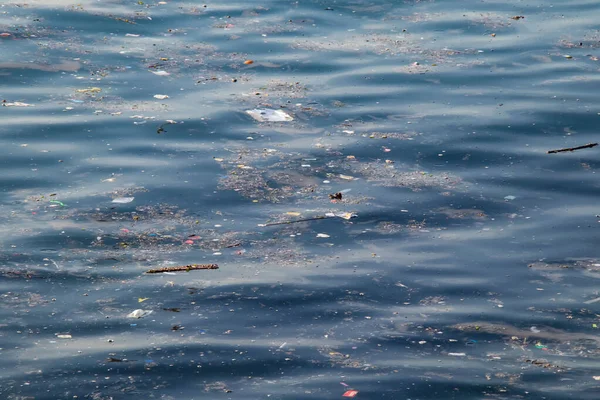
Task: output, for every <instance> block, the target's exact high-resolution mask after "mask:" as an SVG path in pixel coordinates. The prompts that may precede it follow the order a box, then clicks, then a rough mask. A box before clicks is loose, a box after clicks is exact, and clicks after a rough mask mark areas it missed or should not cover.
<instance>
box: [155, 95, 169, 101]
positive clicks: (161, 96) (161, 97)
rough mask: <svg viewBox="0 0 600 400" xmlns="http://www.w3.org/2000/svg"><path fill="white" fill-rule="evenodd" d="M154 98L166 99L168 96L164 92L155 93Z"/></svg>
mask: <svg viewBox="0 0 600 400" xmlns="http://www.w3.org/2000/svg"><path fill="white" fill-rule="evenodd" d="M154 98H155V99H159V100H164V99H168V98H169V96H167V95H166V94H155V95H154Z"/></svg>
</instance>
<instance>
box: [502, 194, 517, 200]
mask: <svg viewBox="0 0 600 400" xmlns="http://www.w3.org/2000/svg"><path fill="white" fill-rule="evenodd" d="M514 199H516V197H515V196H510V195H509V196H504V200H506V201H511V200H514Z"/></svg>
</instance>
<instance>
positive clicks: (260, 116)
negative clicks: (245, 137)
mask: <svg viewBox="0 0 600 400" xmlns="http://www.w3.org/2000/svg"><path fill="white" fill-rule="evenodd" d="M246 113H247V114H248V115H250V116H251V117H252V118H254V119H255V120H257V121H258V122H289V121H293V120H294V118H293V117H292V116H291V115H289V114H288V113H286V112H285V111H282V110H271V109H269V108H263V109H260V108H257V109H254V110H247V111H246Z"/></svg>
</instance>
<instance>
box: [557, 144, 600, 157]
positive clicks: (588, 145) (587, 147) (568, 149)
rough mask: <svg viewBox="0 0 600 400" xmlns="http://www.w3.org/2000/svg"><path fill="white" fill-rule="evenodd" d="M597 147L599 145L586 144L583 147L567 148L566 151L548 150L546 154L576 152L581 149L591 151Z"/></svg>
mask: <svg viewBox="0 0 600 400" xmlns="http://www.w3.org/2000/svg"><path fill="white" fill-rule="evenodd" d="M596 146H598V143H588V144H584V145H583V146H577V147H567V148H566V149H558V150H548V151H547V152H546V153H547V154H553V153H562V152H565V151H575V150H581V149H591V148H592V147H596Z"/></svg>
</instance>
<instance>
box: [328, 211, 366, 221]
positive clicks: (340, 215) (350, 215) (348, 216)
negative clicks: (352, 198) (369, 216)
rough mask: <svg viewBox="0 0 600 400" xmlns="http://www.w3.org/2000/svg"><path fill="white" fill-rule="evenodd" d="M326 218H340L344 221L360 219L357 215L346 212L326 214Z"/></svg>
mask: <svg viewBox="0 0 600 400" xmlns="http://www.w3.org/2000/svg"><path fill="white" fill-rule="evenodd" d="M325 216H326V217H327V218H333V217H338V218H343V219H348V220H349V219H352V218H356V217H358V215H357V214H355V213H351V212H345V213H326V214H325Z"/></svg>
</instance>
